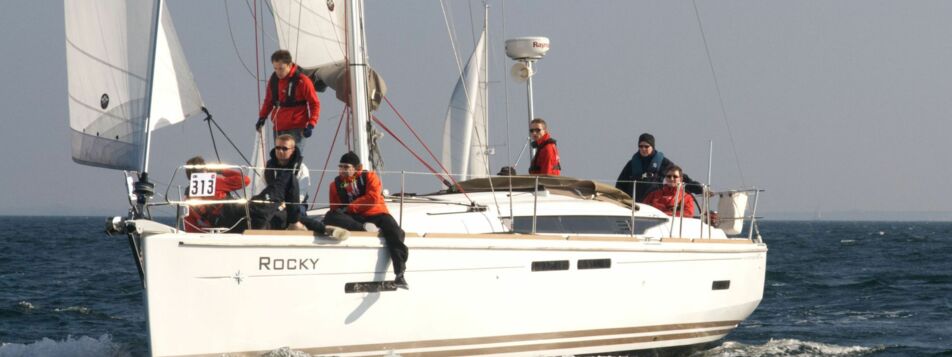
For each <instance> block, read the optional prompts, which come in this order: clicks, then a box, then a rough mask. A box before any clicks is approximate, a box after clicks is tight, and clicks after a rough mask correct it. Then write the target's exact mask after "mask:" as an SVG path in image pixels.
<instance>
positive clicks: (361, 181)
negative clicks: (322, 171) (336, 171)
mask: <svg viewBox="0 0 952 357" xmlns="http://www.w3.org/2000/svg"><path fill="white" fill-rule="evenodd" d="M368 175H370V174H369V172H368V171H364V172H361V173H360V175H358V176H357V178H356V179H355V180H354V182H353V183H354V187H353V188H352V189H351V190H350V192H347V183H345V182H344V181H343V180H341V178H340V176H337V177H335V178H334V187H335V188H336V189H337V198H339V199H340V203H341V204H343V205H349V204H350V203H351V202H354V200H356V199H357V198H358V197H360V196H363V195H364V193H366V192H367V179H368Z"/></svg>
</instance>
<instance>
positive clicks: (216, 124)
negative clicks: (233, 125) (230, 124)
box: [202, 107, 251, 166]
mask: <svg viewBox="0 0 952 357" xmlns="http://www.w3.org/2000/svg"><path fill="white" fill-rule="evenodd" d="M202 111H204V112H205V115H207V116H208V117H207V118H205V120H207V121H208V122H209V123H210V124H215V127H216V128H218V131H219V132H221V135H222V136H224V137H225V140H228V143H229V144H231V147H232V148H234V149H235V152H237V153H238V156H241V159H242V160H245V163H247V164H248V165H249V166H251V161H249V160H248V158H247V157H245V154H242V153H241V150H239V149H238V146H237V145H235V142H234V141H231V138H229V137H228V134H226V133H225V130H224V129H222V128H221V126H219V125H218V122H216V121H215V119H214V118H212V115H211V114H209V113H208V109H205V107H202ZM209 128H211V126H209ZM214 139H215V136H214V135H212V143H213V145H214ZM215 155H216V156H217V155H218V149H217V148H216V149H215ZM218 161H221V159H220V158H219V159H218Z"/></svg>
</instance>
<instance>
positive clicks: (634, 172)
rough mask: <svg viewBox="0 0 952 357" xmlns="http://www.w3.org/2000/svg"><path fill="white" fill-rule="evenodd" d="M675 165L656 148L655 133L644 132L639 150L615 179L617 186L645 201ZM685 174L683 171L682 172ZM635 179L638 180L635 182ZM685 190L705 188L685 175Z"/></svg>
mask: <svg viewBox="0 0 952 357" xmlns="http://www.w3.org/2000/svg"><path fill="white" fill-rule="evenodd" d="M671 166H674V162H671V160H668V158H666V157H664V154H663V153H661V151H658V150H656V149H655V138H654V136H653V135H651V134H648V133H644V134H641V136H639V137H638V152H636V153H635V154H634V155H632V157H631V160H628V163H626V164H625V167H624V168H622V169H621V173H619V174H618V179H616V180H615V188H617V189H619V190H622V191H625V193H627V194H628V195H629V196H631V198H633V199H634V200H635V202H644V199H645V196H646V195H648V193H649V192H651V191H654V190H657V189H659V188H661V181H662V179H663V177H661V176H662V174H663V173H665V172H667V170H668V169H669V168H670V167H671ZM682 174H683V173H682ZM635 181H638V183H637V184H635ZM683 181H684V182H685V186H686V187H685V190H687V191H688V192H690V193H693V194H701V193H702V192H703V191H704V188H703V187H702V186H701V184H700V183H698V182H697V181H694V180H692V179H691V178H690V177H688V176H687V175H684V177H683Z"/></svg>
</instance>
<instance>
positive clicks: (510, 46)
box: [506, 36, 549, 158]
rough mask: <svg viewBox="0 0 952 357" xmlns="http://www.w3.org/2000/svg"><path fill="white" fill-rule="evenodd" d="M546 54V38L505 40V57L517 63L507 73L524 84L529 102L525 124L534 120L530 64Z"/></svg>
mask: <svg viewBox="0 0 952 357" xmlns="http://www.w3.org/2000/svg"><path fill="white" fill-rule="evenodd" d="M547 52H549V38H548V37H539V36H534V37H516V38H513V39H508V40H506V56H509V58H512V59H513V60H515V61H517V62H516V64H514V65H513V66H512V70H511V71H510V72H509V73H510V74H512V76H513V77H514V78H515V79H516V81H519V82H523V81H525V82H526V93H527V95H526V96H527V100H528V102H529V120H528V121H527V123H528V122H529V121H532V119H534V118H535V108H533V100H532V76H533V75H534V74H535V70H533V69H532V64H533V63H535V61H538V60H540V59H542V57H545V54H546V53H547ZM533 156H535V149H533V150H532V153H530V155H529V157H530V158H531V157H533Z"/></svg>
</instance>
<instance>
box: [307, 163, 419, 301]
mask: <svg viewBox="0 0 952 357" xmlns="http://www.w3.org/2000/svg"><path fill="white" fill-rule="evenodd" d="M337 169H338V173H339V174H338V176H337V177H336V178H334V182H331V187H330V190H328V192H329V195H330V203H331V207H330V210H328V211H327V214H326V215H325V216H324V224H326V225H328V226H337V227H341V228H344V229H347V230H350V231H366V230H367V228H366V226H365V225H366V224H367V223H372V224H373V225H375V226H377V227H378V228H379V229H380V232H381V233H382V234H383V238H384V240H386V243H387V250H389V251H390V260H391V261H392V262H393V272H394V273H395V274H396V275H397V277H396V279H394V283H395V284H396V286H397V287H398V288H401V289H409V286H408V285H407V280H406V278H404V276H403V273H404V272H406V270H407V267H406V266H407V258H408V257H409V255H410V252H409V250H408V249H407V246H406V244H403V240H404V237H405V235H406V234H405V233H404V231H403V229H402V228H400V225H399V224H397V221H396V220H395V219H393V216H391V215H390V211H389V210H387V205H386V203H385V202H384V199H383V188H382V187H381V184H380V178H379V177H378V176H377V173H376V172H373V171H367V170H363V166H361V164H360V157H358V156H357V154H355V153H354V152H352V151H351V152H348V153H346V154H344V156H342V157H341V158H340V164H339V165H337Z"/></svg>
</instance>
